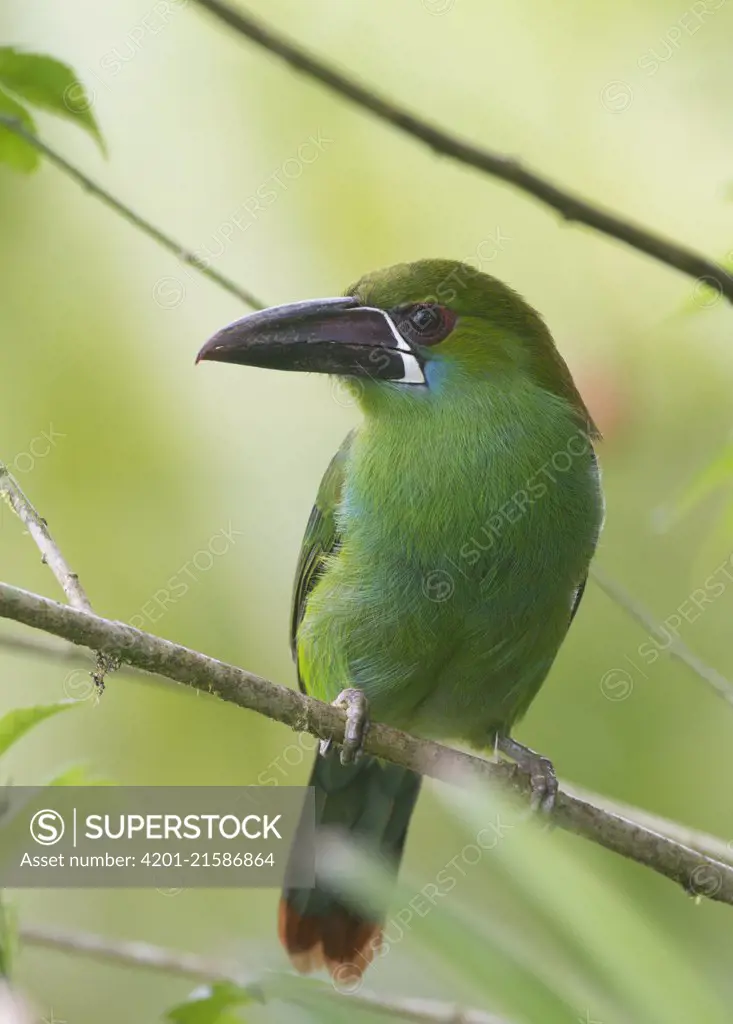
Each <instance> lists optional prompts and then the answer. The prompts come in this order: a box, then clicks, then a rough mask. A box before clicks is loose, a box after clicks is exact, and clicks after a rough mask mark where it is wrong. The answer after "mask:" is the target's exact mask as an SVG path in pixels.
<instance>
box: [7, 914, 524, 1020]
mask: <svg viewBox="0 0 733 1024" xmlns="http://www.w3.org/2000/svg"><path fill="white" fill-rule="evenodd" d="M20 935H21V938H22V940H23V942H25V943H27V944H28V945H32V946H41V947H43V948H45V949H54V950H57V951H58V952H61V953H74V954H81V955H83V956H89V957H92V958H93V959H95V960H101V961H104V962H106V963H113V964H118V965H120V966H127V967H136V968H146V969H148V970H152V971H160V972H163V973H166V974H175V975H179V976H180V977H184V978H191V979H192V980H195V981H199V982H204V983H208V984H212V983H214V982H230V983H231V984H233V985H237V986H238V987H240V988H242V989H244V990H245V991H246V992H247V993H248V994H249V995H250V996H251V997H252V998H253V999H256V1000H257V1001H258V1002H263V1003H269V1002H274V1001H278V1000H283V1001H285V1002H294V1003H299V1002H301V1001H303V997H301V998H298V985H297V981H296V979H294V978H293V977H292V976H291V975H282V974H280V973H279V972H275V971H272V972H269V973H268V974H265V975H263V976H261V977H259V978H257V979H255V980H253V979H252V978H251V977H247V976H245V975H243V974H242V972H241V971H238V970H236V969H235V968H234V967H231V968H229V967H225V966H223V965H222V964H219V963H214V962H212V961H210V960H207V959H206V958H204V957H201V956H198V955H197V954H195V953H179V952H178V951H177V950H172V949H163V948H162V947H160V946H153V945H151V944H150V943H148V942H130V941H128V940H125V939H108V938H105V937H104V936H101V935H92V934H90V933H88V932H69V931H62V930H60V929H56V928H49V927H46V926H43V927H37V926H31V925H26V926H25V927H23V928H21V932H20ZM283 982H284V984H283ZM308 992H309V993H313V995H315V997H316V998H318V999H324V998H325V999H328V1000H329V1002H331V1001H333V1002H338V1003H340V1004H341V1005H342V1006H343V1007H344V1012H348V1011H351V1010H355V1009H358V1010H365V1011H367V1012H369V1011H373V1012H378V1013H387V1014H390V1015H391V1016H392V1017H394V1018H395V1019H396V1020H405V1021H414V1022H416V1024H420V1022H423V1024H458V1022H460V1024H507V1022H506V1021H500V1020H499V1018H498V1017H495V1016H493V1015H492V1014H487V1013H483V1012H482V1011H480V1010H465V1009H462V1008H460V1007H457V1006H451V1005H448V1004H447V1003H441V1002H436V1001H433V1000H427V999H419V1000H418V999H406V1000H402V999H397V1000H389V999H385V998H383V997H382V998H380V997H377V996H373V995H370V994H368V993H364V992H361V993H359V994H358V995H355V994H354V995H346V994H341V993H339V992H336V991H335V990H334V988H333V986H331V985H326V984H324V985H319V984H317V983H316V984H313V983H308ZM307 1001H308V1002H310V999H308V1000H307ZM347 1008H348V1009H347Z"/></svg>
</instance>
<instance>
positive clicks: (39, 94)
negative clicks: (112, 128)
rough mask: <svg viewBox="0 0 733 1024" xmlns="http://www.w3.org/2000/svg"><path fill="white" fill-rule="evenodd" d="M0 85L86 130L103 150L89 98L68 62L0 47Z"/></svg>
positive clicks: (13, 48) (90, 98) (8, 47)
mask: <svg viewBox="0 0 733 1024" xmlns="http://www.w3.org/2000/svg"><path fill="white" fill-rule="evenodd" d="M0 86H2V87H3V89H5V90H7V91H8V92H11V93H13V94H14V95H15V96H18V97H19V98H20V99H23V100H25V101H26V102H27V103H30V104H32V105H33V106H35V107H40V108H41V109H43V110H50V111H51V113H52V114H57V115H58V116H59V117H65V118H68V119H69V120H71V121H73V122H74V123H75V124H77V125H78V126H79V127H80V128H83V129H84V130H85V131H87V132H89V134H90V135H91V136H92V138H93V139H94V140H95V141H96V142H97V143H98V145H99V147H100V149H101V150H102V151H103V152H104V140H103V139H102V135H101V133H100V131H99V126H98V125H97V122H96V120H95V118H94V114H93V113H92V97H90V95H89V94H88V93H87V91H86V89H85V88H84V86H83V85H82V83H81V82H80V81H79V79H78V78H77V77H76V75H75V74H74V71H73V70H72V69H71V68H70V67H69V66H68V65H66V64H62V63H61V61H58V60H55V59H54V58H53V57H47V56H46V55H45V54H40V53H23V52H22V51H19V50H16V49H15V47H13V46H0Z"/></svg>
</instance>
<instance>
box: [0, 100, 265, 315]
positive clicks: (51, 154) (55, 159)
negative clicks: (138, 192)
mask: <svg viewBox="0 0 733 1024" xmlns="http://www.w3.org/2000/svg"><path fill="white" fill-rule="evenodd" d="M0 125H2V126H3V127H4V128H7V129H9V131H11V132H14V133H15V134H16V135H18V136H19V137H20V138H21V139H24V140H25V141H26V142H27V143H28V144H29V145H30V146H33V148H34V149H37V150H38V152H39V153H42V154H43V155H44V156H45V157H46V159H47V160H50V161H51V163H52V164H53V165H54V166H55V167H58V169H59V170H60V171H63V173H64V174H65V175H66V176H67V177H69V178H71V179H72V180H73V181H75V182H76V183H77V185H81V187H82V188H83V189H84V190H85V191H87V192H89V193H90V194H91V195H93V196H96V197H97V199H100V200H101V201H102V202H103V203H104V205H105V206H108V207H109V208H110V209H111V210H114V211H115V213H117V214H119V215H120V217H122V218H123V219H124V220H126V221H127V222H128V224H132V226H133V227H135V228H138V229H139V230H140V231H142V233H143V234H144V235H147V236H148V238H152V239H153V241H154V242H157V243H158V245H160V246H162V247H163V248H164V249H166V250H167V251H168V252H170V253H173V255H174V256H175V257H176V259H177V260H180V262H181V263H186V264H188V265H189V266H191V267H193V268H194V270H197V271H198V272H199V273H200V274H203V275H204V277H208V279H209V280H210V281H213V282H214V284H218V285H219V287H220V288H223V289H224V291H226V292H229V294H230V295H234V296H236V298H238V299H241V300H242V302H244V303H245V304H246V305H248V306H251V307H252V309H262V303H261V302H260V301H259V299H257V298H256V297H255V296H254V295H253V294H252V292H250V291H247V289H246V288H240V286H239V285H238V284H235V283H234V281H232V280H231V279H230V278H228V277H225V276H224V274H220V273H219V272H218V271H217V270H214V269H213V268H212V267H210V266H209V264H208V263H206V262H205V261H204V260H202V259H200V258H199V257H198V256H197V255H196V253H194V252H191V251H190V250H189V249H186V248H185V247H184V246H182V245H180V243H178V242H176V240H175V239H174V238H171V237H170V235H166V234H165V232H163V231H161V230H160V228H156V226H155V225H154V224H151V223H150V221H148V220H145V218H144V217H141V216H140V214H139V213H136V212H135V211H134V210H133V209H132V207H131V206H127V204H126V203H123V202H122V201H121V200H120V199H117V197H116V196H113V195H112V193H111V192H108V191H107V189H105V188H103V187H102V186H101V185H98V184H97V183H96V182H95V181H93V180H92V179H91V178H89V177H87V175H86V174H84V173H83V171H80V170H79V168H78V167H75V166H74V165H73V164H72V163H69V161H68V160H66V159H65V158H64V157H63V156H61V154H60V153H57V152H56V150H55V149H52V148H51V146H49V145H48V144H47V143H45V142H42V141H41V139H39V138H38V137H37V136H35V135H34V134H33V133H32V132H29V131H28V130H27V129H26V128H25V126H24V125H23V124H21V122H20V121H18V120H17V118H14V117H7V116H6V115H3V114H0Z"/></svg>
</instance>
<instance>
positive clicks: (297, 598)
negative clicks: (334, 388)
mask: <svg viewBox="0 0 733 1024" xmlns="http://www.w3.org/2000/svg"><path fill="white" fill-rule="evenodd" d="M352 438H353V432H352V433H351V434H348V435H347V436H346V438H345V439H344V443H343V444H342V445H341V447H340V448H339V450H338V451H337V452H336V454H335V455H334V457H333V458H332V459H331V462H330V463H329V466H328V469H327V470H326V472H325V473H324V474H323V480H321V486H320V487H319V488H318V494H317V496H316V503H315V505H314V506H313V509H312V510H311V514H310V518H309V519H308V525H307V526H306V528H305V535H304V537H303V543H302V544H301V547H300V556H299V557H298V568H297V570H296V573H295V587H294V589H293V604H292V613H291V617H290V650H291V651H292V654H293V658H294V660H295V663H296V665H297V663H298V651H297V642H298V627H299V626H300V623H301V621H302V619H303V615H304V614H305V608H306V604H307V603H308V596H309V594H310V593H311V591H312V590H313V588H314V587H315V585H316V583H317V582H318V580H319V579H320V577H321V575H322V573H323V570H324V568H325V565H326V560H327V558H328V557H329V555H333V554H334V553H335V552H336V551H338V548H339V544H340V542H341V538H340V536H339V533H338V528H337V525H336V509H337V507H338V504H339V501H340V500H341V491H342V488H343V483H344V470H345V466H346V459H347V457H348V453H349V448H350V447H351V441H352ZM299 682H300V687H301V689H303V683H302V680H299Z"/></svg>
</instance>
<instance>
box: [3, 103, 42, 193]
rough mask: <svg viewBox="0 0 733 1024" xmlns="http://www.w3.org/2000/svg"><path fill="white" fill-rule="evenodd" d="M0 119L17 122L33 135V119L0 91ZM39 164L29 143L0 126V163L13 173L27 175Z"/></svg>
mask: <svg viewBox="0 0 733 1024" xmlns="http://www.w3.org/2000/svg"><path fill="white" fill-rule="evenodd" d="M0 117H12V118H13V119H14V120H16V121H19V122H20V123H21V124H22V125H23V127H24V128H25V129H26V131H28V132H32V133H33V134H35V131H36V126H35V124H34V123H33V118H32V117H31V115H30V114H29V113H28V111H27V110H26V109H25V107H23V106H21V105H20V103H18V102H17V100H14V99H13V97H12V96H8V94H7V93H6V92H4V91H3V90H2V89H0ZM39 162H40V157H39V155H38V152H37V150H35V149H34V148H33V146H31V144H30V143H29V142H26V141H25V139H23V138H21V137H20V135H16V134H15V132H13V131H11V130H10V128H6V127H5V125H2V124H0V163H3V164H8V166H10V167H12V168H13V170H15V171H23V172H24V173H26V174H28V173H29V172H30V171H35V169H36V168H37V167H38V164H39Z"/></svg>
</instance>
